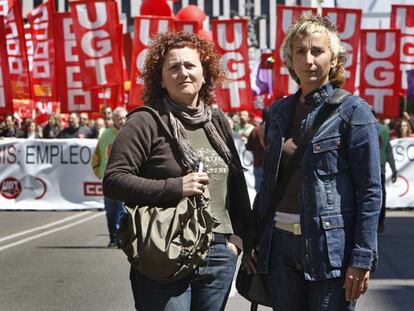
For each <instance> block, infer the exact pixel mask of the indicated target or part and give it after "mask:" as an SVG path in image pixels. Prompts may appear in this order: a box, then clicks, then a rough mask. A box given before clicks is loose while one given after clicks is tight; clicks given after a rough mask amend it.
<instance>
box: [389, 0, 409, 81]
mask: <svg viewBox="0 0 414 311" xmlns="http://www.w3.org/2000/svg"><path fill="white" fill-rule="evenodd" d="M391 28H396V29H400V30H401V39H400V55H401V56H400V57H401V63H400V70H401V74H402V76H401V83H402V88H403V89H407V71H408V70H412V69H414V5H395V4H393V5H392V6H391Z"/></svg>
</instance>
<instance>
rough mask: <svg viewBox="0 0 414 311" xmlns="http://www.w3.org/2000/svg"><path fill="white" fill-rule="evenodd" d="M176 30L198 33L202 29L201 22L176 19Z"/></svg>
mask: <svg viewBox="0 0 414 311" xmlns="http://www.w3.org/2000/svg"><path fill="white" fill-rule="evenodd" d="M174 30H175V31H176V32H180V31H185V32H189V33H198V31H199V30H200V26H199V23H198V22H196V21H179V20H174Z"/></svg>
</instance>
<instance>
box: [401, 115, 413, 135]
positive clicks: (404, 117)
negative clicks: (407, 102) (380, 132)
mask: <svg viewBox="0 0 414 311" xmlns="http://www.w3.org/2000/svg"><path fill="white" fill-rule="evenodd" d="M401 118H403V119H404V120H407V121H408V124H410V128H411V132H414V120H413V116H412V115H410V114H409V113H408V112H407V111H403V113H402V116H401Z"/></svg>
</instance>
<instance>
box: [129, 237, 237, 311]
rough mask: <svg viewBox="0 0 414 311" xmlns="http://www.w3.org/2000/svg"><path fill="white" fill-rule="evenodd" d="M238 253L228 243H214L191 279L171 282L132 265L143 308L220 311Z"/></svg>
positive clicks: (137, 300) (139, 305)
mask: <svg viewBox="0 0 414 311" xmlns="http://www.w3.org/2000/svg"><path fill="white" fill-rule="evenodd" d="M236 261H237V255H236V254H235V253H234V252H233V251H232V250H231V249H230V248H229V247H228V246H227V244H213V245H211V246H210V249H209V252H208V255H207V256H206V258H205V259H204V260H203V261H202V263H201V265H200V266H199V267H198V268H197V269H196V270H195V271H194V272H193V273H192V274H191V275H190V276H189V277H187V278H185V279H183V280H180V281H176V282H172V283H169V284H159V283H157V282H154V281H151V280H149V279H148V278H146V277H145V276H144V275H142V274H140V273H139V272H138V271H137V270H135V269H134V268H133V267H131V273H130V279H131V285H132V292H133V295H134V300H135V308H136V310H139V311H161V310H163V311H190V310H197V311H203V310H205V311H207V310H209V311H219V310H224V307H225V305H226V302H227V299H228V296H229V293H230V288H231V283H232V280H233V276H234V272H235V270H236Z"/></svg>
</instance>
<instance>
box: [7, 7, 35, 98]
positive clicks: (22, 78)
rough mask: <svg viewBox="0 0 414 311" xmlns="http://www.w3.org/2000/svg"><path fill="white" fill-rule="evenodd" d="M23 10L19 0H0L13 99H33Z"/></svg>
mask: <svg viewBox="0 0 414 311" xmlns="http://www.w3.org/2000/svg"><path fill="white" fill-rule="evenodd" d="M21 12H22V9H21V6H20V2H19V1H18V0H0V15H3V16H4V25H5V31H6V49H7V54H8V58H9V77H10V84H11V92H12V98H13V99H24V100H27V99H31V97H32V94H31V86H30V73H29V68H28V64H27V53H26V43H25V40H24V30H23V18H22V13H21Z"/></svg>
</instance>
